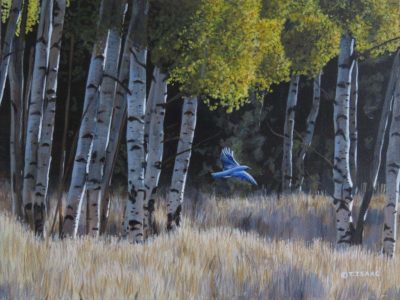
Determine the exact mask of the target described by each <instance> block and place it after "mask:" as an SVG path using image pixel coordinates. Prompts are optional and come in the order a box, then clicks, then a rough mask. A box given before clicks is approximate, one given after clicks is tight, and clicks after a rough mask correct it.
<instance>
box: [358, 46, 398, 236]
mask: <svg viewBox="0 0 400 300" xmlns="http://www.w3.org/2000/svg"><path fill="white" fill-rule="evenodd" d="M399 76H400V50H399V51H397V53H396V55H395V56H394V59H393V66H392V72H391V74H390V78H389V82H388V85H387V87H386V93H385V98H384V100H383V105H382V110H381V117H380V121H379V126H378V130H377V134H376V138H375V146H374V155H373V160H372V165H371V168H370V169H369V176H368V181H367V187H366V191H365V194H364V196H363V199H362V202H361V206H360V212H359V214H358V219H357V227H356V231H355V233H354V238H353V242H354V243H355V244H361V243H362V238H363V231H364V222H365V219H366V217H367V212H368V207H369V204H370V202H371V198H372V195H373V193H374V191H375V188H376V184H377V181H378V175H379V170H380V167H381V162H382V150H383V145H384V144H385V137H386V133H387V131H388V124H389V118H390V115H391V112H392V108H393V94H394V89H395V85H396V82H397V80H398V78H399Z"/></svg>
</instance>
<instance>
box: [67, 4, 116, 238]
mask: <svg viewBox="0 0 400 300" xmlns="http://www.w3.org/2000/svg"><path fill="white" fill-rule="evenodd" d="M111 7H112V1H111V0H102V2H101V8H100V18H99V22H98V30H97V36H96V42H95V45H94V48H93V52H92V58H91V61H90V67H89V73H88V78H87V83H86V92H85V101H84V105H83V113H82V121H81V126H80V128H79V138H78V146H77V150H76V153H75V161H74V166H73V169H72V177H71V183H70V188H69V191H68V195H67V207H66V213H65V218H64V224H63V234H62V235H63V236H65V235H70V236H73V237H76V234H77V230H78V225H79V218H80V212H81V207H82V201H83V196H84V193H85V189H86V184H85V181H86V172H87V168H88V166H89V160H90V154H91V146H92V140H93V136H94V132H95V116H96V112H97V107H98V97H97V96H98V90H99V86H100V83H101V79H102V77H103V67H104V55H105V49H106V46H107V33H108V30H107V29H108V27H109V26H108V25H109V22H110V18H111Z"/></svg>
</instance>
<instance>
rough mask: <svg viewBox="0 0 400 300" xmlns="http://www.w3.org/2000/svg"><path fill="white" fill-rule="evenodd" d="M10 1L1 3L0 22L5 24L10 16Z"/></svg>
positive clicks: (4, 0) (6, 0)
mask: <svg viewBox="0 0 400 300" xmlns="http://www.w3.org/2000/svg"><path fill="white" fill-rule="evenodd" d="M11 4H12V0H2V1H1V21H2V22H3V23H5V22H6V21H7V19H8V17H9V16H10V9H11Z"/></svg>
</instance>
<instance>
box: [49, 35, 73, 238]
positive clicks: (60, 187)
mask: <svg viewBox="0 0 400 300" xmlns="http://www.w3.org/2000/svg"><path fill="white" fill-rule="evenodd" d="M74 45H75V37H74V35H71V38H70V48H69V62H68V88H67V98H66V101H65V107H64V126H63V134H62V140H61V148H60V149H61V155H60V160H59V164H58V176H57V177H58V178H57V193H56V199H57V214H58V227H59V230H58V232H59V234H60V235H61V231H62V224H63V217H62V210H63V201H62V199H63V192H64V184H65V159H66V155H67V154H66V152H67V149H66V145H67V135H68V125H69V107H70V103H71V82H72V66H73V59H74ZM73 148H74V147H72V149H73ZM72 151H73V150H72ZM53 223H54V222H53ZM52 227H54V226H52Z"/></svg>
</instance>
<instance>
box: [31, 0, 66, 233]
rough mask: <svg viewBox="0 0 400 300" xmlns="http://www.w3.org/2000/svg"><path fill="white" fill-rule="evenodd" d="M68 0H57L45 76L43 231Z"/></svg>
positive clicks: (38, 196) (38, 205)
mask: <svg viewBox="0 0 400 300" xmlns="http://www.w3.org/2000/svg"><path fill="white" fill-rule="evenodd" d="M65 5H66V4H65V0H55V2H54V19H53V33H52V35H51V42H50V45H51V48H50V56H49V70H48V75H47V80H46V95H45V102H44V105H43V120H42V124H43V126H42V131H41V135H40V140H39V149H38V158H37V160H38V161H37V162H38V164H37V178H36V193H35V202H34V207H35V232H36V233H37V234H38V235H43V226H44V222H45V217H46V212H47V205H46V204H47V203H46V202H47V191H48V186H49V171H50V163H51V150H52V146H53V132H54V119H55V114H56V100H57V77H58V66H59V61H60V50H61V38H62V31H63V26H64V15H65Z"/></svg>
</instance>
